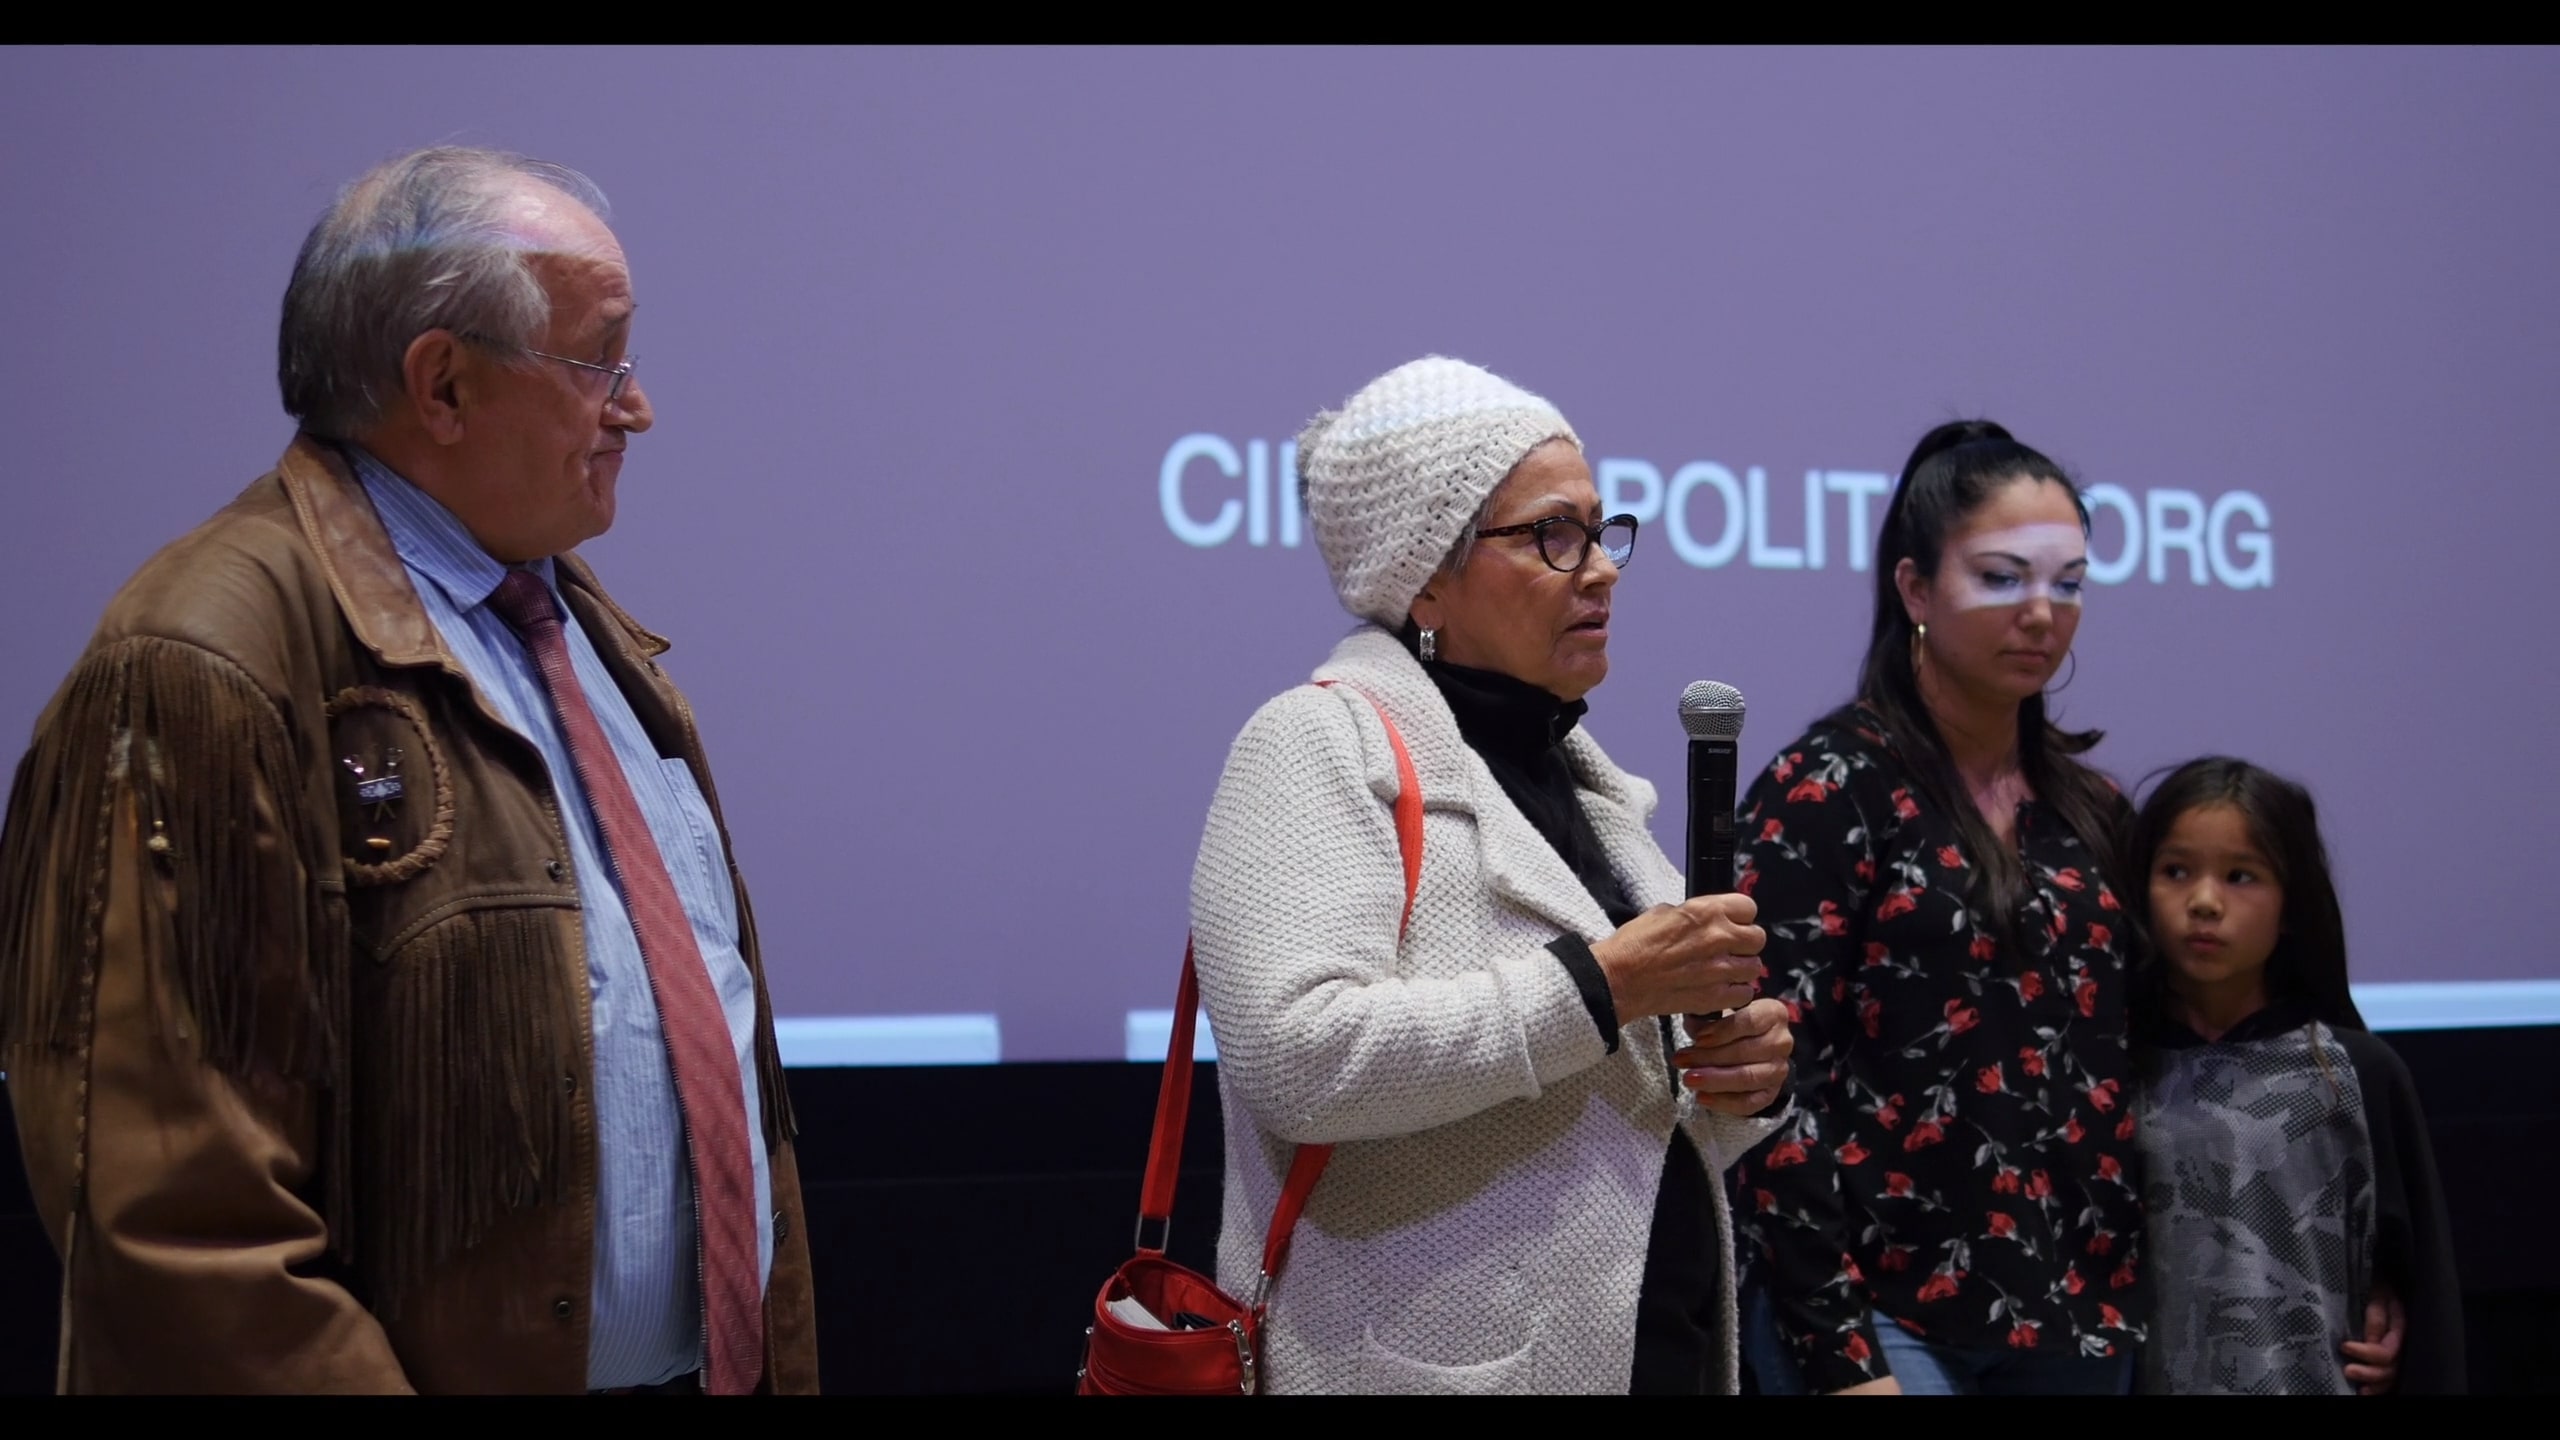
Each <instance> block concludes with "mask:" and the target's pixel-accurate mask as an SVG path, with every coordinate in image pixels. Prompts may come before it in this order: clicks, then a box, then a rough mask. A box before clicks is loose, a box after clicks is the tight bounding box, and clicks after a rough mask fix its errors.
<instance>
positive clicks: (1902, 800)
mask: <svg viewBox="0 0 2560 1440" xmlns="http://www.w3.org/2000/svg"><path fill="white" fill-rule="evenodd" d="M1893 813H1894V814H1896V815H1898V816H1901V817H1902V818H1903V819H1905V820H1916V819H1918V818H1920V807H1919V806H1917V805H1914V804H1913V803H1911V792H1910V791H1908V790H1896V791H1894V792H1893Z"/></svg>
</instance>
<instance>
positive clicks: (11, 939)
mask: <svg viewBox="0 0 2560 1440" xmlns="http://www.w3.org/2000/svg"><path fill="white" fill-rule="evenodd" d="M604 215H605V204H604V197H603V196H602V195H601V194H600V193H599V192H598V191H597V189H596V188H595V186H594V185H593V184H592V183H591V182H589V181H588V180H587V179H586V178H585V177H583V176H581V175H579V174H577V173H576V172H574V171H570V170H567V169H564V168H561V167H559V166H555V165H549V164H545V163H542V162H538V161H533V160H528V159H525V158H523V157H520V156H513V155H504V154H498V153H493V152H487V151H477V150H460V149H434V150H424V151H419V152H417V153H414V154H410V155H406V156H402V157H401V158H399V159H396V160H393V161H391V162H389V163H387V164H385V165H383V166H381V167H379V168H377V169H375V170H374V171H372V172H370V173H369V174H367V175H365V176H363V177H362V178H361V179H359V180H357V181H356V182H355V183H354V184H352V185H350V186H349V187H347V189H346V190H345V191H344V192H343V193H342V194H341V195H340V196H339V198H338V200H337V203H336V204H335V205H333V206H332V207H331V208H330V210H329V212H328V213H327V214H326V215H325V216H323V217H322V219H321V220H320V223H319V224H318V225H317V226H316V227H314V228H313V230H312V232H311V235H310V238H309V239H308V240H307V241H305V243H304V245H303V248H302V254H301V257H300V259H299V260H298V261H297V262H296V264H295V266H294V271H293V278H292V281H291V283H290V284H289V285H288V286H287V288H286V291H285V299H284V323H283V329H282V337H281V343H280V347H279V348H280V361H279V370H280V380H281V383H282V385H283V389H284V405H285V409H286V410H287V412H289V413H290V414H292V415H293V416H294V417H295V418H296V419H297V420H299V421H300V422H301V433H300V434H299V435H298V436H296V438H295V439H294V441H293V443H292V445H291V446H290V447H289V448H288V449H287V450H286V451H285V453H284V458H283V460H282V461H281V462H279V464H278V465H277V466H276V468H275V469H274V470H273V471H271V472H270V473H268V474H266V475H264V476H262V477H260V478H259V479H258V480H257V481H255V482H254V483H252V484H251V485H250V486H249V488H248V489H247V490H246V491H244V492H242V493H241V495H240V496H239V498H237V499H236V500H234V501H232V502H231V504H230V505H229V506H227V507H225V508H224V509H223V510H222V511H221V512H220V513H218V514H216V515H215V516H214V517H213V518H212V519H210V520H208V521H206V522H205V523H204V524H203V525H201V526H199V527H198V528H197V529H195V530H194V531H193V532H191V533H189V534H188V535H186V536H184V537H182V538H181V539H179V540H178V541H177V543H175V544H173V545H171V546H169V547H168V548H167V549H165V550H162V551H161V552H160V553H159V554H158V555H157V556H155V557H153V558H152V560H151V561H150V562H149V563H148V564H146V565H145V566H144V567H143V568H142V570H141V572H140V573H139V574H137V575H135V576H134V577H133V579H132V580H131V581H129V582H128V583H127V584H126V585H125V587H124V589H123V590H122V591H121V592H120V593H118V595H117V596H116V598H115V600H114V601H113V602H112V603H111V604H110V605H109V606H108V608H107V613H106V617H105V619H104V620H103V621H102V622H101V623H100V625H99V627H98V631H97V635H96V637H95V639H94V640H92V642H91V643H90V646H89V648H88V651H87V653H86V654H84V655H83V656H82V657H81V660H80V663H79V665H78V667H77V668H76V669H74V670H73V672H72V674H71V677H70V678H69V679H68V680H67V681H66V682H64V684H63V686H62V689H61V691H60V693H58V694H57V695H56V696H55V697H54V700H53V702H52V704H51V705H50V706H49V707H48V708H47V709H46V711H45V712H44V715H43V717H42V718H41V719H40V720H39V721H38V723H37V728H36V735H35V742H34V745H33V747H32V749H31V750H30V751H29V752H28V755H27V757H26V759H25V761H24V762H23V763H22V764H21V765H20V767H19V769H18V773H17V779H16V782H15V785H14V787H13V788H12V791H11V794H10V799H9V810H8V818H7V823H6V829H5V831H0V1047H5V1048H0V1057H5V1065H6V1069H7V1070H8V1072H9V1090H10V1095H11V1099H12V1101H13V1102H14V1104H15V1106H16V1110H17V1117H18V1128H19V1133H20V1135H21V1137H22V1141H23V1145H24V1149H25V1153H26V1162H27V1170H28V1175H29V1179H30V1181H31V1184H32V1187H33V1189H34V1192H35V1195H36V1200H37V1205H38V1207H39V1209H40V1210H41V1211H42V1213H43V1216H44V1220H45V1223H46V1225H47V1227H48V1228H49V1230H50V1231H51V1233H52V1235H53V1238H54V1241H55V1243H56V1245H57V1246H58V1247H59V1249H60V1251H61V1255H62V1262H63V1316H64V1323H63V1334H62V1356H61V1383H62V1386H63V1387H64V1388H65V1389H68V1390H75V1391H91V1390H99V1391H105V1390H195V1391H234V1390H300V1391H322V1390H328V1391H337V1390H350V1391H352V1390H370V1391H398V1390H412V1389H414V1390H419V1391H519V1392H521V1391H569V1392H576V1391H587V1390H616V1391H627V1390H639V1391H668V1392H685V1391H699V1390H708V1391H710V1392H711V1393H714V1394H739V1393H747V1392H751V1391H755V1390H759V1389H763V1390H770V1391H792V1390H809V1389H813V1388H815V1380H816V1363H815V1338H814V1335H813V1330H812V1324H811V1306H810V1290H809V1262H808V1252H807V1249H806V1242H805V1239H804V1237H803V1235H802V1233H801V1230H802V1227H801V1225H800V1223H799V1221H800V1204H799V1183H798V1177H797V1171H796V1169H795V1167H794V1164H793V1159H792V1147H791V1140H790V1136H791V1133H792V1122H791V1114H790V1105H789V1101H788V1100H787V1098H786V1097H785V1095H784V1093H783V1080H782V1070H781V1065H780V1062H779V1059H778V1057H777V1054H776V1051H775V1048H774V1039H773V1025H772V1019H771V1014H770V1007H769V1005H768V1003H767V1001H766V998H765V995H764V987H763V983H762V979H761V971H760V968H759V965H758V961H757V955H756V946H755V938H754V928H753V923H752V921H751V919H750V918H749V914H748V909H747V900H746V894H745V891H744V889H743V888H742V887H741V885H740V883H739V880H738V877H737V872H736V870H735V868H734V867H733V866H732V865H731V863H730V860H729V848H728V837H727V832H726V830H725V828H724V827H723V825H722V822H721V820H720V816H719V809H718V805H717V802H716V799H715V798H714V792H713V790H712V786H711V778H710V771H709V768H708V766H707V764H706V762H705V760H704V758H703V750H702V746H701V742H700V740H699V738H698V737H697V736H696V734H695V731H694V723H693V714H692V711H691V709H690V708H689V707H688V706H687V705H686V703H685V700H684V697H683V696H682V695H681V694H679V693H678V692H677V690H676V689H675V687H674V685H673V684H672V683H670V682H669V681H668V679H667V678H666V676H665V674H664V673H663V672H662V671H661V670H660V669H659V666H658V663H657V656H658V655H659V654H660V653H662V652H663V651H665V649H666V648H667V642H666V641H664V640H662V639H660V638H658V637H657V636H656V635H653V634H651V633H650V632H649V631H647V630H644V629H642V628H641V627H640V626H639V625H638V624H637V623H636V622H634V621H633V620H632V619H631V617H630V616H628V615H626V614H624V613H623V611H622V610H621V609H620V608H619V607H618V606H616V605H615V604H614V603H613V601H612V600H611V599H610V598H609V597H608V596H607V595H606V594H605V592H604V590H603V588H602V587H601V586H600V585H599V584H598V583H597V581H596V578H595V575H594V573H593V572H592V571H591V570H589V569H588V568H587V566H586V565H585V564H584V563H583V562H581V561H580V560H578V559H577V558H576V557H575V556H574V555H573V554H571V553H570V551H571V550H572V548H573V547H575V546H576V545H578V544H579V543H581V542H583V541H585V540H588V539H591V538H593V537H594V536H596V535H599V534H602V533H603V532H604V530H605V529H606V528H607V527H608V526H610V525H611V524H612V523H613V515H614V504H615V482H616V479H617V478H618V476H619V474H620V471H621V468H622V460H623V451H624V447H625V445H626V444H627V443H628V441H629V440H630V437H632V436H633V435H636V434H639V433H641V432H643V431H646V430H647V429H648V428H649V426H650V423H651V418H652V416H651V411H650V406H649V399H648V396H647V394H646V393H645V392H644V391H643V390H642V389H641V387H640V383H639V381H638V380H637V379H636V378H635V377H634V374H633V370H632V360H631V357H630V353H629V350H628V348H627V347H628V344H629V338H630V333H631V328H632V312H633V304H634V302H633V298H632V288H631V272H630V268H629V266H628V265H627V264H626V263H625V261H624V259H623V254H622V249H621V247H620V245H619V244H617V243H616V241H615V239H614V235H613V232H612V231H611V230H609V229H607V228H606V225H605V220H604Z"/></svg>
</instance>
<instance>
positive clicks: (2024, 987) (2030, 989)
mask: <svg viewBox="0 0 2560 1440" xmlns="http://www.w3.org/2000/svg"><path fill="white" fill-rule="evenodd" d="M1974 943H1975V944H1977V945H1979V944H1981V943H1982V942H1981V941H1979V940H1977V941H1975V942H1974ZM2043 993H2044V974H2043V972H2041V971H2037V970H2030V971H2028V972H2026V973H2025V974H2023V975H2020V976H2019V977H2018V998H2019V999H2021V1000H2033V999H2035V998H2036V997H2037V996H2039V995H2042V994H2043Z"/></svg>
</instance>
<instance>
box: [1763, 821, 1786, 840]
mask: <svg viewBox="0 0 2560 1440" xmlns="http://www.w3.org/2000/svg"><path fill="white" fill-rule="evenodd" d="M1786 833H1787V827H1786V826H1785V825H1783V824H1781V823H1779V822H1778V821H1775V820H1764V821H1762V822H1761V823H1760V840H1761V843H1763V844H1766V843H1768V842H1769V841H1771V840H1776V839H1778V838H1780V837H1782V836H1784V835H1785V834H1786Z"/></svg>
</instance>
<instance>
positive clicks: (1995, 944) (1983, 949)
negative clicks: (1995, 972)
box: [1965, 935, 2000, 964]
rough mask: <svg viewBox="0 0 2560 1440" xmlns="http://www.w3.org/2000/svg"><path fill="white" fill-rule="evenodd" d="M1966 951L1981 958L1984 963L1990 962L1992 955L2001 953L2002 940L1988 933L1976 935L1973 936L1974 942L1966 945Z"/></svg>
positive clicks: (1977, 958) (1978, 958)
mask: <svg viewBox="0 0 2560 1440" xmlns="http://www.w3.org/2000/svg"><path fill="white" fill-rule="evenodd" d="M1965 953H1967V954H1969V955H1971V956H1972V957H1973V958H1974V959H1976V960H1980V961H1982V962H1983V963H1985V964H1988V963H1990V961H1991V957H1993V956H1995V955H1997V954H1999V953H2000V942H1999V941H1997V940H1994V939H1992V938H1991V937H1990V936H1988V935H1976V936H1974V937H1973V944H1971V945H1970V946H1967V947H1966V952H1965Z"/></svg>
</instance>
